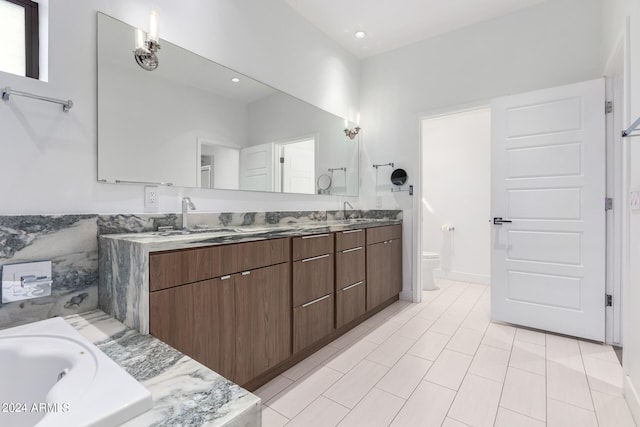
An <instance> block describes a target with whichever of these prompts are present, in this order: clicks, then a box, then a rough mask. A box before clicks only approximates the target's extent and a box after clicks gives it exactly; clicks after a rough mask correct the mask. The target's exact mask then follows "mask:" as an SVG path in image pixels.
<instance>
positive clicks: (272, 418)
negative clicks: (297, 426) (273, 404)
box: [262, 406, 289, 427]
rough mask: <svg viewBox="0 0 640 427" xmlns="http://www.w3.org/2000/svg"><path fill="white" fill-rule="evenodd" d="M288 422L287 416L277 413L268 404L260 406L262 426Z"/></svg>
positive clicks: (281, 424)
mask: <svg viewBox="0 0 640 427" xmlns="http://www.w3.org/2000/svg"><path fill="white" fill-rule="evenodd" d="M288 422H289V418H287V417H285V416H284V415H282V414H279V413H277V412H276V411H274V410H273V409H271V408H269V407H268V406H262V427H282V426H284V425H285V424H287V423H288Z"/></svg>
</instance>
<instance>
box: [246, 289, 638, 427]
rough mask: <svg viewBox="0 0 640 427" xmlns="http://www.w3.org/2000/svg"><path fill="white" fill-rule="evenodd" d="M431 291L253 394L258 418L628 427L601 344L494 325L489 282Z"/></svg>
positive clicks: (271, 422) (279, 422)
mask: <svg viewBox="0 0 640 427" xmlns="http://www.w3.org/2000/svg"><path fill="white" fill-rule="evenodd" d="M438 286H439V288H440V289H439V290H437V291H430V292H425V293H424V298H423V302H422V303H420V304H413V303H409V302H406V301H398V302H396V303H394V304H393V305H391V306H389V307H387V308H386V309H385V310H383V311H382V312H380V313H378V314H376V315H375V316H373V317H372V318H370V319H368V320H367V321H365V322H364V323H362V324H361V325H359V326H357V327H356V328H354V329H353V330H351V331H349V332H348V333H347V334H345V335H343V336H342V337H340V338H338V339H337V340H335V341H333V342H332V343H331V344H329V345H327V346H326V347H324V348H323V349H321V350H320V351H318V352H316V353H315V354H313V355H312V356H310V357H308V358H307V359H305V360H303V361H302V362H300V363H299V364H297V365H296V366H294V367H292V368H291V369H289V370H288V371H286V372H284V373H283V374H282V375H280V376H278V377H277V378H275V379H274V380H272V381H271V382H269V383H268V384H265V385H264V386H263V387H261V388H260V389H258V390H257V391H256V392H255V393H256V394H257V395H258V396H260V397H261V398H262V401H263V410H262V425H263V426H264V427H277V426H284V425H287V426H305V427H310V426H323V427H324V426H336V425H339V426H367V427H372V426H409V427H416V426H446V427H454V426H467V425H469V426H496V427H502V426H507V427H520V426H522V427H527V426H544V425H548V426H562V427H565V426H580V427H582V426H600V427H606V426H615V427H625V426H634V425H635V424H634V422H633V419H632V418H631V414H630V412H629V408H628V407H627V404H626V401H625V400H624V398H623V397H622V392H621V387H622V378H623V374H622V368H621V366H620V363H619V362H618V359H617V357H616V355H615V353H614V351H613V349H612V348H611V347H610V346H603V345H598V344H594V343H590V342H585V341H579V340H576V339H571V338H567V337H562V336H557V335H553V334H545V333H541V332H537V331H531V330H527V329H522V328H516V327H513V326H509V325H503V324H498V323H492V322H491V321H490V320H489V288H488V287H486V286H482V285H476V284H468V283H461V282H452V281H447V280H439V281H438Z"/></svg>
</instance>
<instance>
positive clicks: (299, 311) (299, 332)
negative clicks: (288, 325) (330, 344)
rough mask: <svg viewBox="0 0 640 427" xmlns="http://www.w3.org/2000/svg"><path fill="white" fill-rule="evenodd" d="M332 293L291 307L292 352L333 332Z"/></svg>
mask: <svg viewBox="0 0 640 427" xmlns="http://www.w3.org/2000/svg"><path fill="white" fill-rule="evenodd" d="M333 295H334V294H333V293H331V294H328V295H325V296H322V297H320V298H318V299H316V300H313V301H310V302H308V303H306V304H303V305H301V306H300V307H296V308H294V309H293V352H294V353H295V352H297V351H300V350H302V349H304V348H306V347H308V346H310V345H311V344H313V343H315V342H316V341H319V340H321V339H322V338H324V337H326V336H327V335H329V334H330V333H331V332H333V300H334V297H333Z"/></svg>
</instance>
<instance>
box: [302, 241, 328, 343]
mask: <svg viewBox="0 0 640 427" xmlns="http://www.w3.org/2000/svg"><path fill="white" fill-rule="evenodd" d="M292 247H293V250H292V257H293V259H294V262H293V272H292V277H293V279H292V282H293V301H292V308H293V352H294V353H295V352H298V351H300V350H302V349H304V348H306V347H308V346H310V345H312V344H313V343H315V342H317V341H319V340H321V339H322V338H325V337H326V336H328V335H329V334H331V332H333V329H334V292H335V282H334V234H333V233H326V234H312V235H309V236H302V237H294V238H293V239H292Z"/></svg>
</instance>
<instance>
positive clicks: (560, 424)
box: [547, 399, 598, 427]
mask: <svg viewBox="0 0 640 427" xmlns="http://www.w3.org/2000/svg"><path fill="white" fill-rule="evenodd" d="M572 425H573V426H580V427H598V421H597V420H596V414H595V412H593V411H588V410H586V409H582V408H579V407H577V406H574V405H570V404H568V403H564V402H560V401H558V400H555V399H547V426H548V427H566V426H572Z"/></svg>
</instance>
